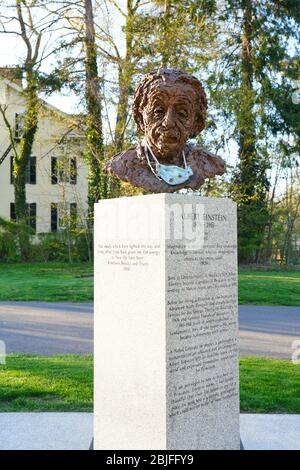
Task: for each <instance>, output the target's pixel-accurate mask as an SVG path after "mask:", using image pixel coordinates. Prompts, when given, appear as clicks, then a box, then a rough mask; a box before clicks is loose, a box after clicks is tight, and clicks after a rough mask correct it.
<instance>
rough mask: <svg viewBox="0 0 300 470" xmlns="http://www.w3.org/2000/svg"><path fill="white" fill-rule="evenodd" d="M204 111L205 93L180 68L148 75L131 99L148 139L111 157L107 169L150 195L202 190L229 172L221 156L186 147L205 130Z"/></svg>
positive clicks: (198, 82)
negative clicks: (186, 189)
mask: <svg viewBox="0 0 300 470" xmlns="http://www.w3.org/2000/svg"><path fill="white" fill-rule="evenodd" d="M206 113H207V99H206V94H205V91H204V89H203V87H202V85H201V83H200V81H199V80H198V79H197V78H196V77H194V76H192V75H189V74H186V73H184V72H182V71H181V70H178V69H158V70H155V71H153V72H151V73H149V74H148V75H146V76H145V77H144V79H143V80H142V81H141V83H140V84H139V85H138V87H137V89H136V91H135V94H134V98H133V117H134V119H135V122H136V124H137V126H138V129H139V130H140V131H141V132H142V133H143V134H144V136H145V137H144V139H143V140H142V141H141V142H139V143H138V145H137V146H136V147H135V148H130V149H129V150H126V151H125V152H121V153H118V154H117V155H115V156H114V157H112V158H111V159H110V160H109V161H108V162H107V163H106V170H107V171H108V172H109V173H111V174H112V175H114V176H117V177H118V178H120V179H121V180H123V181H126V182H129V183H131V184H132V185H133V186H137V187H141V188H143V189H144V190H145V191H146V192H148V193H169V192H174V191H178V190H179V189H182V188H192V189H198V188H199V187H200V186H202V185H203V183H204V181H205V179H206V178H212V177H214V176H216V175H222V174H223V173H224V171H225V164H224V161H223V160H222V159H221V158H220V157H219V156H217V155H214V154H212V153H210V152H208V151H207V150H204V149H201V148H199V147H196V146H194V145H192V144H189V143H187V141H188V139H191V138H194V137H196V136H197V135H198V134H199V133H200V132H201V131H202V130H203V129H204V127H205V118H206Z"/></svg>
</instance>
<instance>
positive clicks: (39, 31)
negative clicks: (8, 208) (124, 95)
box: [0, 0, 56, 260]
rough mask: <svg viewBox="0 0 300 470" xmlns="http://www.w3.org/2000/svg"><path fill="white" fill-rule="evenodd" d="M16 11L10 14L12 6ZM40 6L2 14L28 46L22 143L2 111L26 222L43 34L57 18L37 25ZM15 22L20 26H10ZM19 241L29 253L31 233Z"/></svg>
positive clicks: (22, 3)
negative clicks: (36, 11) (37, 13)
mask: <svg viewBox="0 0 300 470" xmlns="http://www.w3.org/2000/svg"><path fill="white" fill-rule="evenodd" d="M11 9H13V10H14V11H13V13H12V14H10V10H11ZM36 9H38V2H37V1H36V0H35V1H33V0H15V3H14V4H13V5H8V6H7V12H6V11H4V12H3V14H1V15H0V20H1V31H0V33H2V34H13V35H17V36H18V37H20V38H21V40H22V42H23V45H24V46H25V51H26V52H25V57H24V61H23V63H22V65H21V66H20V70H21V72H22V74H23V76H24V79H25V83H26V85H25V88H24V98H25V110H24V113H23V125H22V127H23V130H22V134H21V136H20V140H19V143H16V140H15V135H14V128H13V125H12V124H11V123H10V122H9V119H8V118H7V116H6V109H5V108H3V107H1V108H0V112H1V114H2V117H3V119H4V122H5V124H6V126H7V129H8V132H9V138H10V142H11V147H12V149H13V153H14V172H13V173H14V181H13V183H14V193H15V210H16V220H17V222H19V223H21V224H25V223H26V184H25V183H26V167H27V165H28V163H29V159H30V155H31V151H32V147H33V142H34V138H35V134H36V131H37V127H38V109H39V100H38V89H39V70H40V65H41V62H42V60H43V56H44V55H45V54H46V48H45V47H44V48H43V49H42V38H43V35H44V34H46V32H48V31H49V30H50V29H51V27H52V26H53V24H54V23H55V22H56V19H53V18H50V19H49V18H47V17H46V16H44V17H40V16H39V17H38V19H37V21H36V23H37V24H38V25H39V26H36V25H35V23H34V11H35V10H36ZM11 24H12V25H15V27H16V29H15V30H12V29H7V27H8V28H10V25H11ZM19 244H20V251H21V256H22V259H24V260H25V259H26V258H27V257H28V248H29V234H28V232H26V231H20V236H19Z"/></svg>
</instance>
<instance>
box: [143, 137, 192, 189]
mask: <svg viewBox="0 0 300 470" xmlns="http://www.w3.org/2000/svg"><path fill="white" fill-rule="evenodd" d="M142 145H143V146H144V148H145V155H146V158H147V162H148V165H149V167H150V170H151V171H152V173H153V174H154V175H155V176H156V178H157V179H159V180H163V181H164V182H165V183H167V184H169V185H171V186H176V185H177V184H182V183H185V182H186V181H187V180H188V179H189V178H190V177H191V176H192V175H193V170H192V168H191V167H190V165H188V164H187V162H186V158H185V154H184V152H182V159H183V164H184V168H181V167H180V166H176V165H162V164H161V163H159V161H158V160H157V158H156V156H155V155H154V153H153V152H152V150H151V147H150V145H149V144H148V142H147V141H146V139H144V140H143V142H142ZM148 151H149V152H150V154H151V155H152V158H153V160H154V162H155V170H154V168H153V166H152V164H151V162H150V159H149V155H148Z"/></svg>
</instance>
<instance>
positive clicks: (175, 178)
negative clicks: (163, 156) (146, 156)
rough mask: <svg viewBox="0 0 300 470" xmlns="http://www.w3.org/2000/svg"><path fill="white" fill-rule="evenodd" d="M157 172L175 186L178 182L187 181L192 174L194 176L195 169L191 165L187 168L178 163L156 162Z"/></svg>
mask: <svg viewBox="0 0 300 470" xmlns="http://www.w3.org/2000/svg"><path fill="white" fill-rule="evenodd" d="M156 174H157V176H159V177H160V178H161V179H163V180H164V181H165V182H166V183H167V184H170V185H172V186H174V185H176V184H181V183H185V182H186V181H187V180H188V179H189V178H190V176H192V174H193V170H192V168H191V167H190V165H187V166H186V168H181V167H180V166H176V165H162V164H161V163H156Z"/></svg>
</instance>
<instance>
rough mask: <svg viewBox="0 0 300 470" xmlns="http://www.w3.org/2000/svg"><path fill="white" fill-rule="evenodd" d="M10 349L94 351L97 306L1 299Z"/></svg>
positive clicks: (0, 327)
mask: <svg viewBox="0 0 300 470" xmlns="http://www.w3.org/2000/svg"><path fill="white" fill-rule="evenodd" d="M0 340H2V341H4V342H5V345H6V353H7V354H9V353H21V352H22V353H28V354H40V355H44V356H52V355H54V354H86V353H90V352H92V351H93V306H92V304H88V303H71V302H70V303H68V302H59V303H56V302H53V303H51V302H0Z"/></svg>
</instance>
